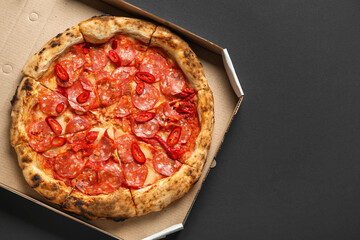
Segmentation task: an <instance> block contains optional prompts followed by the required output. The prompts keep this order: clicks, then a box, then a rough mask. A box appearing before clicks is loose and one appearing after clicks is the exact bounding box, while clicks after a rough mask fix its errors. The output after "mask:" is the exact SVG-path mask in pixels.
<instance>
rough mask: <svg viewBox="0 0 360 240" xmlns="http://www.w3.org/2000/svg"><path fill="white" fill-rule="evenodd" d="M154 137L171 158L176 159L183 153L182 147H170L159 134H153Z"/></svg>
mask: <svg viewBox="0 0 360 240" xmlns="http://www.w3.org/2000/svg"><path fill="white" fill-rule="evenodd" d="M154 139H155V140H157V141H158V142H159V143H160V144H161V146H162V147H163V148H164V149H165V151H166V154H167V155H168V156H169V157H170V158H171V159H173V160H177V159H179V158H180V157H181V155H183V154H184V153H185V150H184V149H181V148H172V147H170V146H169V145H168V144H167V143H166V142H165V141H164V140H163V139H162V138H161V137H160V136H158V135H155V136H154Z"/></svg>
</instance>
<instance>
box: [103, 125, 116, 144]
mask: <svg viewBox="0 0 360 240" xmlns="http://www.w3.org/2000/svg"><path fill="white" fill-rule="evenodd" d="M104 136H105V137H107V138H108V139H110V141H111V142H112V144H114V140H113V139H112V138H111V137H110V136H109V133H108V129H106V130H105V132H104Z"/></svg>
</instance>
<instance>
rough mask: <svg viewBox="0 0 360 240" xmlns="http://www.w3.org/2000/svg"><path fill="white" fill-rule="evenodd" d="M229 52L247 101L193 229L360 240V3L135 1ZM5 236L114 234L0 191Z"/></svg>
mask: <svg viewBox="0 0 360 240" xmlns="http://www.w3.org/2000/svg"><path fill="white" fill-rule="evenodd" d="M128 2H130V3H133V4H134V5H136V6H139V7H140V8H143V9H144V10H147V11H149V12H152V13H154V14H155V15H158V16H159V17H161V18H164V19H166V20H168V21H170V22H173V23H175V24H178V25H180V26H181V27H183V28H185V29H188V30H190V31H192V32H194V33H195V34H198V35H200V36H202V37H204V38H206V39H208V40H210V41H212V42H214V43H216V44H218V45H220V46H222V47H225V48H227V49H228V51H229V53H230V56H231V58H232V61H233V64H234V67H235V69H236V71H237V74H238V77H239V79H240V81H241V85H242V87H243V89H244V92H245V98H244V101H243V103H242V105H241V107H240V110H239V112H238V114H237V115H236V116H235V118H234V120H233V123H232V125H231V127H230V131H229V132H228V134H227V135H226V138H225V141H224V143H223V145H222V147H221V149H220V151H219V154H218V156H217V157H216V159H217V166H216V168H215V169H213V170H212V171H210V174H209V176H208V178H207V179H206V182H205V184H204V185H203V188H202V190H201V191H200V194H199V196H198V198H197V200H196V202H195V205H194V207H193V209H192V211H191V213H190V216H189V218H188V220H187V222H186V224H185V229H184V230H183V231H181V232H178V233H174V234H171V235H170V236H168V238H167V239H266V240H269V239H276V240H278V239H359V237H360V146H359V145H360V131H359V130H360V127H359V119H360V112H359V110H360V97H359V90H360V81H359V77H360V2H359V1H355V0H354V1H351V0H338V1H335V0H317V1H304V0H272V1H265V0H260V1H253V0H239V1H219V0H217V1H209V0H201V1H196V0H195V1H194V0H182V1H167V0H162V1H155V0H153V1H140V0H138V1H128ZM0 199H1V200H0V201H1V204H0V236H1V237H0V238H2V239H21V238H26V239H85V238H86V239H113V238H111V237H109V236H106V235H104V234H102V233H100V232H97V231H95V230H92V229H90V228H88V227H85V226H83V225H81V224H79V223H77V222H74V221H72V220H69V219H67V218H65V217H62V216H60V215H58V214H56V213H53V212H51V211H49V210H47V209H45V208H43V207H40V206H38V205H36V204H34V203H32V202H30V201H28V200H25V199H22V198H21V197H18V196H16V195H14V194H12V193H10V192H8V191H6V190H3V189H0Z"/></svg>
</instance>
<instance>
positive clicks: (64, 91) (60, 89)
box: [55, 85, 68, 97]
mask: <svg viewBox="0 0 360 240" xmlns="http://www.w3.org/2000/svg"><path fill="white" fill-rule="evenodd" d="M55 91H56V92H57V93H60V94H61V95H63V96H64V97H67V96H68V95H67V93H66V90H65V88H63V87H60V86H59V85H57V86H56V89H55Z"/></svg>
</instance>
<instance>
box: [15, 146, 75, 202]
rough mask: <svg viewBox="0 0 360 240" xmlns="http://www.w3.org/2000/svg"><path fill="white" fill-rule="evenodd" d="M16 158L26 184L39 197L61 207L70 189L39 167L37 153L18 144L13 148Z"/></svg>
mask: <svg viewBox="0 0 360 240" xmlns="http://www.w3.org/2000/svg"><path fill="white" fill-rule="evenodd" d="M15 151H16V153H17V156H18V162H19V166H20V167H21V169H22V172H23V175H24V178H25V180H26V181H27V183H28V184H29V185H30V187H32V188H33V189H34V190H35V191H37V192H38V193H39V194H40V195H42V196H43V197H45V198H46V199H47V200H49V201H50V202H53V203H56V204H58V205H60V206H61V205H62V204H63V203H64V202H65V199H66V198H67V197H68V196H69V195H70V193H71V191H72V188H71V187H68V186H66V185H65V183H64V182H62V181H59V180H56V179H54V178H53V177H52V176H49V175H47V174H46V173H45V171H44V170H43V169H42V167H41V166H40V161H39V159H38V155H37V154H38V153H36V152H35V151H34V150H33V149H32V148H31V147H30V146H29V145H28V144H26V143H24V144H20V145H17V146H16V147H15Z"/></svg>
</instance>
